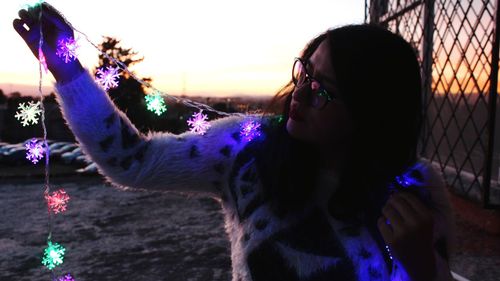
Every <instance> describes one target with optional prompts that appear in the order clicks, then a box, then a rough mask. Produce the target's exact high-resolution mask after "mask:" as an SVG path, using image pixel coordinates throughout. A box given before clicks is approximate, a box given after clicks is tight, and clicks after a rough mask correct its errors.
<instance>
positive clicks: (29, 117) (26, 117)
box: [15, 101, 42, 127]
mask: <svg viewBox="0 0 500 281" xmlns="http://www.w3.org/2000/svg"><path fill="white" fill-rule="evenodd" d="M39 106H40V102H39V101H38V102H36V103H35V102H32V101H30V102H29V103H28V105H25V103H24V102H22V103H20V104H19V107H18V108H17V109H19V110H20V111H18V112H16V115H15V117H16V119H17V120H21V119H22V121H21V123H22V124H23V127H24V126H27V125H29V123H30V122H31V125H34V124H37V123H38V117H37V116H38V115H40V113H41V112H42V110H41V109H40V108H39Z"/></svg>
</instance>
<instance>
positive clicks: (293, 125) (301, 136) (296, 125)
mask: <svg viewBox="0 0 500 281" xmlns="http://www.w3.org/2000/svg"><path fill="white" fill-rule="evenodd" d="M304 129H305V128H303V123H302V122H296V121H295V120H293V119H292V118H288V121H287V123H286V130H287V132H288V134H289V135H290V136H291V137H292V138H294V139H297V140H302V141H306V136H307V134H305V132H304Z"/></svg>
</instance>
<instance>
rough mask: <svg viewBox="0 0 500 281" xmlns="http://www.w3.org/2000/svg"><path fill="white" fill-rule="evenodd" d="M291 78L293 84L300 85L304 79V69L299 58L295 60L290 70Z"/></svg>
mask: <svg viewBox="0 0 500 281" xmlns="http://www.w3.org/2000/svg"><path fill="white" fill-rule="evenodd" d="M292 79H293V83H295V85H297V86H300V85H302V84H303V83H304V82H305V81H306V71H305V68H304V65H303V64H302V62H301V61H300V60H295V62H294V64H293V70H292Z"/></svg>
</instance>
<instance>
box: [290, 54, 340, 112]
mask: <svg viewBox="0 0 500 281" xmlns="http://www.w3.org/2000/svg"><path fill="white" fill-rule="evenodd" d="M297 63H300V64H302V69H303V71H304V73H305V75H306V77H305V80H304V82H303V83H302V84H300V85H298V82H299V81H298V80H297V79H296V78H295V76H294V72H295V66H296V64H297ZM292 82H293V84H294V85H295V87H300V86H302V85H303V84H306V83H310V84H312V82H316V83H318V85H319V89H318V90H314V91H313V90H312V89H311V92H310V94H311V95H313V94H315V95H316V96H319V97H326V99H325V100H324V102H322V104H321V105H320V106H314V105H313V103H312V102H311V101H312V96H310V97H309V105H310V106H311V107H313V108H316V109H323V108H324V107H325V106H326V105H327V104H328V103H329V102H331V101H333V100H334V99H337V98H336V97H335V96H333V95H332V94H331V93H330V92H328V90H327V89H326V88H325V87H323V85H322V84H321V82H319V81H318V80H317V79H315V78H314V77H313V76H312V75H311V74H309V72H307V62H305V61H304V60H303V59H302V58H295V59H294V61H293V67H292Z"/></svg>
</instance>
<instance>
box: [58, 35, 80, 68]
mask: <svg viewBox="0 0 500 281" xmlns="http://www.w3.org/2000/svg"><path fill="white" fill-rule="evenodd" d="M78 47H79V46H78V43H77V42H76V40H75V39H74V38H73V37H69V38H65V39H60V40H59V41H57V52H56V55H57V56H58V57H60V58H64V62H65V63H68V62H70V61H72V60H76V57H77V55H76V50H77V49H78Z"/></svg>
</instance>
